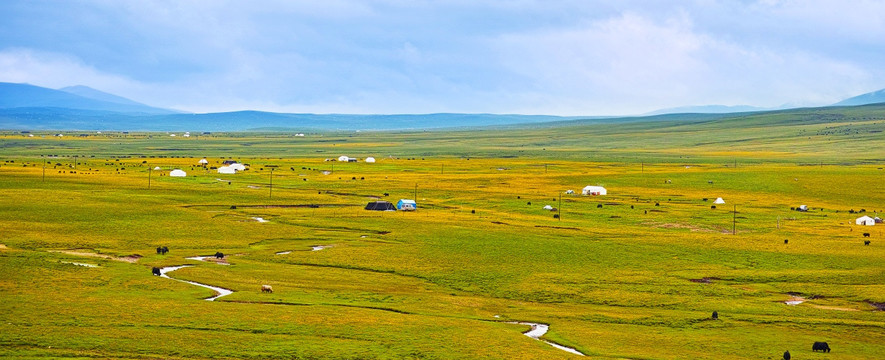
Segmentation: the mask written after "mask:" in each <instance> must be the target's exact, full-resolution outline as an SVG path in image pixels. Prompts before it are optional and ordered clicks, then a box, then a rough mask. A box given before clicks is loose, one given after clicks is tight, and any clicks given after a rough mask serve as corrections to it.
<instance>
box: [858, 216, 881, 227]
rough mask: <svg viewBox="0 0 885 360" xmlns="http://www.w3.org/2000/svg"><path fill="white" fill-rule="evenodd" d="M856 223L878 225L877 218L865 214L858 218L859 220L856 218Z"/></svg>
mask: <svg viewBox="0 0 885 360" xmlns="http://www.w3.org/2000/svg"><path fill="white" fill-rule="evenodd" d="M854 223H855V224H857V225H868V226H873V225H876V220H875V219H873V218H871V217H869V216H866V215H864V216H861V217H859V218H857V220H854Z"/></svg>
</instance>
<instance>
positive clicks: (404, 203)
mask: <svg viewBox="0 0 885 360" xmlns="http://www.w3.org/2000/svg"><path fill="white" fill-rule="evenodd" d="M396 209H397V210H402V211H415V210H417V209H418V204H417V203H416V202H415V200H409V199H399V202H397V203H396Z"/></svg>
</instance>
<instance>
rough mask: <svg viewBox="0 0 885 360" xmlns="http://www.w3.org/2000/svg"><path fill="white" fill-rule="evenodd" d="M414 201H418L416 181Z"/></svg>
mask: <svg viewBox="0 0 885 360" xmlns="http://www.w3.org/2000/svg"><path fill="white" fill-rule="evenodd" d="M415 202H416V203H417V202H418V183H415Z"/></svg>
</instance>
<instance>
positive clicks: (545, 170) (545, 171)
mask: <svg viewBox="0 0 885 360" xmlns="http://www.w3.org/2000/svg"><path fill="white" fill-rule="evenodd" d="M544 173H545V174H546V173H547V164H544Z"/></svg>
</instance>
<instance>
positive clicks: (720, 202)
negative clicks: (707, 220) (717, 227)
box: [713, 198, 725, 204]
mask: <svg viewBox="0 0 885 360" xmlns="http://www.w3.org/2000/svg"><path fill="white" fill-rule="evenodd" d="M713 203H714V204H725V200H722V198H716V201H714V202H713Z"/></svg>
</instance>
